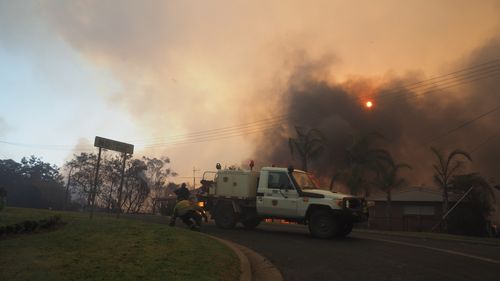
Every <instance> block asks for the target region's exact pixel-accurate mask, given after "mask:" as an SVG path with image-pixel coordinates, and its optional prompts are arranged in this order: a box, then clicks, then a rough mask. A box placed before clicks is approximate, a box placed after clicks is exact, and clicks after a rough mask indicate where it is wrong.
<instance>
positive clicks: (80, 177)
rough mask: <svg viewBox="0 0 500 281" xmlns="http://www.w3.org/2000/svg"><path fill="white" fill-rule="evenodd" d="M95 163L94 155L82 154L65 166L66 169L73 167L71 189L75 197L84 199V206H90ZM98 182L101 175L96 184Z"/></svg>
mask: <svg viewBox="0 0 500 281" xmlns="http://www.w3.org/2000/svg"><path fill="white" fill-rule="evenodd" d="M96 163H97V156H96V155H95V154H94V153H85V152H83V153H81V154H80V155H74V158H73V159H72V160H70V161H68V162H66V164H65V166H67V167H73V169H74V170H73V173H72V176H71V187H72V189H73V190H74V191H75V192H76V195H77V196H79V197H81V198H82V199H85V201H86V203H85V204H86V206H90V203H91V198H92V190H93V188H94V180H95V179H94V177H95V167H96ZM100 181H102V174H101V177H100V178H99V179H98V182H100Z"/></svg>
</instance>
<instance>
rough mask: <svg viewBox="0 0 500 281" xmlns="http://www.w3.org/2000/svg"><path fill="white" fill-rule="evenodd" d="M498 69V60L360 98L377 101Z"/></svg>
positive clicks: (499, 61)
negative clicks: (403, 92)
mask: <svg viewBox="0 0 500 281" xmlns="http://www.w3.org/2000/svg"><path fill="white" fill-rule="evenodd" d="M498 67H500V58H499V59H493V60H491V61H488V62H484V63H481V64H477V65H474V66H471V67H467V68H463V69H460V70H457V71H453V72H451V73H447V74H443V75H439V76H434V77H431V78H429V79H425V80H420V81H418V82H414V83H410V84H407V85H404V86H399V87H396V88H392V89H390V90H388V91H384V93H383V94H379V95H374V96H363V97H362V98H374V99H377V98H382V97H390V96H393V95H394V94H398V93H401V92H402V91H408V90H416V89H418V88H421V87H425V86H429V85H434V84H436V83H440V82H442V81H446V80H449V79H456V78H459V77H461V76H466V75H469V74H471V73H476V72H481V71H489V70H492V71H496V70H498ZM463 72H465V73H463ZM443 78H444V79H443Z"/></svg>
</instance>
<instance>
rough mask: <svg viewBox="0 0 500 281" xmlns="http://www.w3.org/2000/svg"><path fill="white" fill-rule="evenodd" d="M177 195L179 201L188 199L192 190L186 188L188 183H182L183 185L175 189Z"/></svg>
mask: <svg viewBox="0 0 500 281" xmlns="http://www.w3.org/2000/svg"><path fill="white" fill-rule="evenodd" d="M174 193H175V195H177V201H181V200H188V199H189V196H190V195H191V192H189V189H187V188H186V184H185V183H182V184H181V187H180V188H178V189H176V190H175V191H174Z"/></svg>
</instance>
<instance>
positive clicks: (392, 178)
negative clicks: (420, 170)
mask: <svg viewBox="0 0 500 281" xmlns="http://www.w3.org/2000/svg"><path fill="white" fill-rule="evenodd" d="M403 168H406V169H411V166H410V165H408V164H406V163H399V164H396V163H394V161H393V160H392V158H391V159H390V162H389V165H387V167H386V168H385V169H382V170H380V171H379V172H378V174H377V178H376V180H375V183H374V184H375V186H376V187H378V188H379V189H380V190H382V191H384V192H385V193H386V194H387V208H386V218H387V224H388V225H389V229H390V230H392V209H391V205H392V197H391V195H392V194H391V193H392V191H393V190H394V189H397V188H400V187H402V186H404V185H405V184H406V180H405V179H402V178H399V177H398V172H399V170H401V169H403Z"/></svg>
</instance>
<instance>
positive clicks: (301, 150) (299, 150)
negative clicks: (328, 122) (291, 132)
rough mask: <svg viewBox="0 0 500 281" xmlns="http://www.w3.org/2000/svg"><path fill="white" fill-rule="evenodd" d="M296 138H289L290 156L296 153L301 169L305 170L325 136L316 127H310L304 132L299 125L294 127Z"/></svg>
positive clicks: (321, 146)
mask: <svg viewBox="0 0 500 281" xmlns="http://www.w3.org/2000/svg"><path fill="white" fill-rule="evenodd" d="M295 131H296V133H297V137H296V138H289V140H288V144H289V146H290V153H291V155H292V158H293V157H294V155H295V154H298V156H299V158H300V161H301V164H302V170H304V171H307V169H308V161H309V160H310V159H311V158H313V157H315V156H316V155H317V154H318V153H319V152H320V151H321V150H322V149H323V147H324V145H325V137H324V136H323V133H322V132H321V131H320V130H318V129H310V130H308V131H307V132H306V133H304V132H303V130H302V129H300V128H299V127H295Z"/></svg>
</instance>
